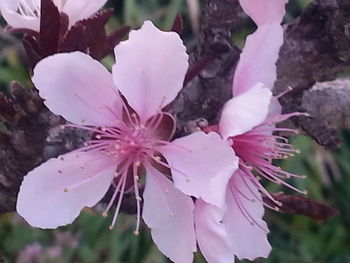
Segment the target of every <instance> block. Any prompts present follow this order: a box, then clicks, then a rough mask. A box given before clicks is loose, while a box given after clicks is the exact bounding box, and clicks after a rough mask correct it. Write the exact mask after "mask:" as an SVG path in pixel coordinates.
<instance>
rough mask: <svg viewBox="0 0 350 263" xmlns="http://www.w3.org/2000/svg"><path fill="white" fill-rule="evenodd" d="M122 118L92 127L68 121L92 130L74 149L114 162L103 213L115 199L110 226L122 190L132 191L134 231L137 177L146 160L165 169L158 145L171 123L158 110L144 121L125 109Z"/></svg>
mask: <svg viewBox="0 0 350 263" xmlns="http://www.w3.org/2000/svg"><path fill="white" fill-rule="evenodd" d="M125 115H126V117H125V118H123V121H118V123H116V126H115V127H102V128H94V127H88V126H81V125H75V124H69V125H67V126H68V127H75V128H80V129H84V130H88V131H91V132H93V136H92V139H91V140H90V141H88V142H86V143H85V147H83V148H80V149H79V150H78V151H99V152H100V153H102V154H104V155H106V156H108V157H109V158H111V160H112V161H113V162H115V163H116V172H115V176H114V180H113V185H114V187H115V189H114V192H113V195H112V197H111V199H110V201H109V203H108V205H107V208H106V209H105V211H104V213H103V215H104V216H107V213H108V212H109V210H110V209H111V208H112V206H113V204H114V203H115V202H116V209H115V213H114V217H113V219H112V223H111V226H110V229H112V228H114V226H115V224H116V221H117V217H118V214H119V210H120V207H121V203H122V199H123V195H124V192H125V191H127V190H129V189H130V190H132V189H133V190H134V193H135V199H136V205H137V224H136V230H135V232H134V233H135V234H138V232H139V226H140V218H141V201H142V198H141V197H140V193H139V187H140V176H141V175H142V174H144V164H145V163H147V162H150V163H153V164H157V165H160V166H162V167H163V168H164V167H165V168H169V165H168V164H167V163H166V162H164V161H163V160H162V158H161V156H160V155H159V153H158V151H157V149H158V146H161V145H168V144H169V140H170V138H171V137H172V135H173V132H174V127H175V123H174V120H173V118H172V117H171V116H170V115H168V114H167V113H162V112H161V113H159V114H157V115H155V116H154V117H152V118H150V119H149V120H147V121H146V122H145V123H142V122H141V121H140V118H139V117H138V116H137V115H136V114H135V113H130V112H129V111H127V110H126V111H125Z"/></svg>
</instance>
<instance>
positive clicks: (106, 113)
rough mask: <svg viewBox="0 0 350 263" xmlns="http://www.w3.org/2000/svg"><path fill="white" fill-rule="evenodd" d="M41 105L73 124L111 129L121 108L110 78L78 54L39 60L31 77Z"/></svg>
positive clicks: (97, 66)
mask: <svg viewBox="0 0 350 263" xmlns="http://www.w3.org/2000/svg"><path fill="white" fill-rule="evenodd" d="M32 80H33V82H34V84H35V86H36V88H37V89H38V90H39V92H40V96H41V97H42V98H44V99H45V105H46V106H47V107H48V108H49V109H50V110H51V111H52V112H53V113H55V114H57V115H62V116H63V117H64V118H65V119H67V120H68V121H71V122H73V123H76V124H86V125H94V126H115V124H116V122H117V121H118V119H120V118H121V112H122V106H121V103H120V99H119V95H118V93H117V91H116V90H115V88H114V85H113V81H112V75H111V74H110V73H109V72H108V71H107V69H106V68H105V67H104V66H103V65H102V64H101V63H99V62H98V61H96V60H94V59H92V58H91V57H89V56H88V55H85V54H83V53H81V52H73V53H61V54H57V55H53V56H50V57H48V58H45V59H43V60H41V61H40V62H39V63H38V64H37V66H36V67H35V68H34V76H33V78H32Z"/></svg>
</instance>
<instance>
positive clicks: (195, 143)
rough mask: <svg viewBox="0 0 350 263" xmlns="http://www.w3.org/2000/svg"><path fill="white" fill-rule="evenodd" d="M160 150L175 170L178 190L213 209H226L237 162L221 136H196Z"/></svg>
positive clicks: (196, 134) (211, 134)
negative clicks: (206, 203) (223, 207)
mask: <svg viewBox="0 0 350 263" xmlns="http://www.w3.org/2000/svg"><path fill="white" fill-rule="evenodd" d="M158 150H159V152H160V153H162V154H163V155H164V157H165V159H166V160H167V162H168V164H169V165H170V167H172V168H171V173H172V176H173V180H174V183H175V186H176V187H177V188H178V189H180V190H181V191H182V192H184V193H185V194H188V195H192V196H195V197H197V198H199V197H200V198H202V199H203V200H204V201H206V202H208V203H211V204H213V205H216V206H219V207H221V206H223V205H224V202H225V193H226V186H227V182H228V180H229V178H230V177H231V175H232V174H233V172H234V171H235V170H236V169H237V167H238V159H237V157H236V156H235V154H234V152H233V150H232V148H231V147H230V146H229V145H228V143H227V142H226V141H224V140H222V139H221V138H220V136H219V135H218V134H216V133H209V134H205V133H203V132H197V133H193V134H191V135H189V136H186V137H182V138H180V139H176V140H175V141H173V142H172V143H171V144H170V145H167V146H162V147H159V148H158Z"/></svg>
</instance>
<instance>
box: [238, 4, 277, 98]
mask: <svg viewBox="0 0 350 263" xmlns="http://www.w3.org/2000/svg"><path fill="white" fill-rule="evenodd" d="M259 2H262V1H260V0H259ZM282 44H283V28H282V27H281V25H280V24H278V23H274V24H269V25H264V26H260V27H259V28H258V29H257V30H256V31H255V32H254V33H253V34H251V35H249V36H248V37H247V40H246V43H245V46H244V48H243V51H242V53H241V58H240V60H239V62H238V65H237V68H236V72H235V76H234V79H233V87H232V89H233V95H234V96H237V95H239V94H242V93H243V92H245V91H247V90H249V89H250V88H252V87H253V86H254V85H255V84H256V83H258V82H261V83H263V84H264V85H265V86H266V87H268V88H269V89H272V88H273V85H274V83H275V81H276V61H277V59H278V55H279V50H280V47H281V46H282Z"/></svg>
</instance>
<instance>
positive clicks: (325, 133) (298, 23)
mask: <svg viewBox="0 0 350 263" xmlns="http://www.w3.org/2000/svg"><path fill="white" fill-rule="evenodd" d="M348 14H350V2H349V1H348V0H316V1H314V2H313V3H312V4H311V5H310V6H309V7H308V8H307V9H306V10H305V12H304V13H303V14H302V15H301V17H300V18H298V19H296V20H295V21H293V22H291V23H290V24H288V25H286V27H285V33H286V34H285V45H284V46H283V48H282V50H281V53H280V60H279V61H278V81H277V82H276V87H275V88H276V89H275V92H276V93H280V92H281V91H283V90H285V89H286V88H287V87H288V86H291V87H292V88H293V91H292V92H289V93H288V94H287V95H285V96H283V97H282V98H281V100H280V102H281V104H282V106H283V110H284V112H292V111H296V110H297V111H300V110H302V111H304V110H306V111H307V112H309V114H310V115H311V118H298V119H294V120H293V121H294V124H295V125H296V126H297V127H299V128H301V129H302V130H304V131H305V132H306V133H307V134H308V135H310V136H311V137H313V138H314V139H316V141H317V142H319V143H320V144H322V145H325V146H328V147H336V146H337V145H338V140H337V138H336V131H338V130H339V129H343V128H349V122H350V121H349V119H350V117H349V115H350V111H349V106H348V105H349V100H350V92H349V88H348V83H349V80H342V81H339V82H337V81H336V82H328V83H323V84H322V83H317V84H316V85H315V83H316V82H322V81H329V80H333V79H335V78H336V77H337V76H338V74H339V73H341V72H343V71H344V70H346V69H348V66H349V62H350V49H349V48H348V47H349V44H350V37H349V36H350V34H349V28H350V16H349V15H348ZM243 18H244V15H243V14H242V10H241V9H240V7H239V5H238V0H234V1H233V0H207V5H206V7H205V9H204V10H203V13H202V20H201V30H200V36H199V40H198V48H197V49H196V50H193V52H192V54H191V63H192V64H196V63H198V61H201V60H203V59H207V60H208V61H210V63H208V64H207V66H206V67H205V68H204V70H202V71H201V72H200V74H199V76H198V77H196V78H195V79H193V80H192V81H191V82H190V83H188V84H187V85H186V87H185V88H184V89H183V91H182V92H181V94H180V95H179V97H178V98H177V99H176V101H175V102H174V104H173V105H172V106H173V111H174V113H175V114H176V115H177V118H178V123H179V125H178V126H179V127H178V128H179V133H178V134H182V133H184V132H188V130H192V129H195V128H196V126H198V125H199V126H201V125H206V123H207V122H209V123H212V122H215V121H216V120H217V117H218V115H219V113H220V110H221V107H222V105H223V104H224V103H225V102H226V101H227V100H228V99H229V98H230V95H231V82H232V76H233V72H234V68H235V65H236V63H237V61H238V58H239V50H238V48H236V47H235V46H234V45H233V44H232V42H231V38H232V35H231V32H232V31H233V30H235V28H237V26H238V25H239V24H240V23H241V21H242V19H243ZM339 87H341V88H339ZM11 91H12V96H13V98H12V102H11V103H13V104H14V105H15V106H14V108H11V107H10V108H8V109H7V111H6V110H5V111H2V114H4V113H5V115H6V114H14V115H15V117H14V119H13V120H12V121H6V125H7V127H8V132H7V133H6V134H1V135H0V213H4V212H7V211H13V210H14V209H15V202H16V195H17V192H18V189H19V185H20V182H21V181H22V178H23V176H24V175H25V174H26V173H27V172H28V171H30V170H31V169H33V168H34V167H36V166H38V165H39V164H40V163H42V162H43V161H45V160H46V159H47V158H49V157H52V156H56V155H58V154H61V153H63V152H67V151H69V150H72V149H74V148H76V147H78V146H79V145H81V143H82V142H83V141H84V140H85V139H86V138H88V137H89V134H85V133H80V132H78V131H75V130H61V129H60V125H61V124H62V121H63V120H62V119H61V118H59V117H57V116H55V115H53V114H52V113H50V112H49V111H48V110H47V109H46V108H45V107H44V106H43V104H42V102H41V100H40V98H39V97H38V95H37V94H36V93H35V92H27V91H25V89H24V88H20V87H19V86H18V85H17V84H15V85H12V90H11ZM335 104H336V105H337V106H336V107H334V105H335ZM321 105H322V106H323V107H321ZM13 109H15V113H13V112H11V110H13ZM0 110H1V108H0ZM335 116H336V117H335Z"/></svg>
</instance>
